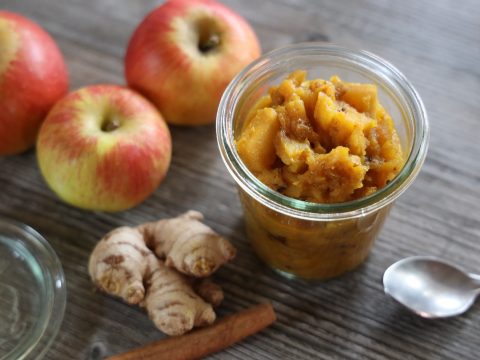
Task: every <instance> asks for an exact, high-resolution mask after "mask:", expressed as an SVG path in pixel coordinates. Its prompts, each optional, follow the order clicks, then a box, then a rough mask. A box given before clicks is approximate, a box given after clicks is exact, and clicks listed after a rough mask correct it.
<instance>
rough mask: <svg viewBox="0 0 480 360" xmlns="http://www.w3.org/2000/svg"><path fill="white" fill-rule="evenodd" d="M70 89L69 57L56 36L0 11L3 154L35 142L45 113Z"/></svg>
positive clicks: (0, 146)
mask: <svg viewBox="0 0 480 360" xmlns="http://www.w3.org/2000/svg"><path fill="white" fill-rule="evenodd" d="M67 91H68V74H67V69H66V66H65V62H64V60H63V56H62V54H61V53H60V50H59V49H58V47H57V45H56V44H55V41H54V40H53V39H52V38H51V37H50V35H48V34H47V33H46V32H45V31H44V30H43V29H42V28H41V27H40V26H38V25H37V24H35V23H34V22H32V21H31V20H29V19H27V18H25V17H23V16H20V15H18V14H15V13H12V12H7V11H0V155H11V154H18V153H21V152H23V151H25V150H27V149H28V148H30V147H32V146H33V145H34V144H35V139H36V136H37V133H38V129H39V127H40V125H41V123H42V120H43V119H44V117H45V115H47V113H48V111H49V110H50V108H51V107H52V106H53V104H54V103H55V102H56V101H57V100H58V99H59V98H61V97H62V96H64V95H65V94H66V93H67Z"/></svg>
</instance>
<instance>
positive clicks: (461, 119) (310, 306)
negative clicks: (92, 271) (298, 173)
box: [0, 0, 480, 360]
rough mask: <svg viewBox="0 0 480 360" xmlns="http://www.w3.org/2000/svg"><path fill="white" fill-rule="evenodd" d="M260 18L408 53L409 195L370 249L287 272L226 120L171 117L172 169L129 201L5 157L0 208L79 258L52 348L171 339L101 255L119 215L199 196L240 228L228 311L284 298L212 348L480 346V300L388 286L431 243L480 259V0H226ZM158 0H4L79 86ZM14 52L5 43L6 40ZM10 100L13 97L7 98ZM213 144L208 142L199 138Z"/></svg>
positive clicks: (67, 258) (443, 355)
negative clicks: (64, 182)
mask: <svg viewBox="0 0 480 360" xmlns="http://www.w3.org/2000/svg"><path fill="white" fill-rule="evenodd" d="M224 2H225V3H226V4H227V5H229V6H231V7H232V8H233V9H234V10H236V11H237V12H239V13H240V14H242V15H243V16H245V17H246V18H247V19H248V20H249V21H250V22H251V23H252V25H253V26H254V28H255V30H256V31H257V33H258V35H259V38H260V40H261V43H262V47H263V49H264V51H268V50H271V49H273V48H276V47H279V46H282V45H286V44H289V43H293V42H300V41H308V40H321V41H331V42H334V43H338V44H341V45H344V46H348V47H354V48H362V49H366V50H369V51H371V52H373V53H376V54H378V55H379V56H381V57H384V58H386V59H387V60H389V61H390V62H392V63H393V64H395V65H396V66H397V67H398V68H399V69H400V70H401V71H403V72H404V74H405V75H406V76H407V77H408V78H409V79H410V80H411V81H412V82H413V84H414V85H415V86H416V88H417V90H418V91H419V93H420V94H421V96H422V98H423V100H424V102H425V105H426V107H427V111H428V113H429V118H430V123H431V142H430V150H429V155H428V157H427V161H426V163H425V165H424V168H423V170H422V173H421V174H420V176H419V177H418V179H417V180H416V182H415V184H414V185H413V186H412V187H411V188H410V189H409V190H408V192H407V193H405V194H404V195H403V196H402V197H401V198H400V199H399V200H398V201H397V203H396V206H395V207H394V209H393V211H392V213H391V216H390V218H389V220H388V221H387V224H386V226H385V228H384V230H383V231H382V233H381V235H380V238H379V239H378V241H377V243H376V245H375V247H374V249H373V252H372V254H371V256H370V257H369V259H368V261H367V262H366V263H365V265H363V266H362V267H361V268H360V269H358V270H357V271H355V272H353V273H351V274H348V275H346V276H344V277H342V278H340V279H336V280H332V281H328V282H324V283H306V282H302V281H288V280H286V279H284V278H281V277H279V276H278V275H276V274H275V273H273V272H272V271H270V270H268V269H267V268H266V267H265V266H264V265H262V264H261V263H260V262H259V260H257V258H256V257H255V255H254V254H253V252H252V250H251V248H250V246H249V244H248V242H247V239H246V237H245V232H244V229H243V223H242V221H243V220H242V213H241V209H240V206H239V203H238V199H237V195H236V190H235V186H234V184H233V181H232V180H231V179H230V177H229V176H228V174H227V172H226V170H225V168H224V166H223V164H222V162H221V159H220V157H219V154H218V151H217V145H216V140H215V134H214V127H213V126H206V127H201V128H191V129H185V128H175V127H173V128H172V135H173V140H174V153H173V163H172V166H171V170H170V172H169V174H168V177H167V179H166V181H165V182H164V183H163V184H162V186H160V187H159V188H158V190H157V191H156V192H155V193H154V194H153V195H152V196H151V197H150V198H149V199H148V200H147V201H145V202H144V203H143V204H142V205H140V206H138V207H137V208H135V209H132V210H130V211H126V212H123V213H119V214H106V213H93V212H86V211H82V210H77V209H74V208H72V207H70V206H68V205H66V204H64V203H62V202H61V201H60V200H59V199H57V198H56V197H55V196H54V194H53V193H52V192H51V191H50V190H48V188H47V187H46V185H45V184H44V182H43V180H42V178H41V176H40V174H39V171H38V169H37V166H36V161H35V154H34V152H33V151H30V152H28V153H26V154H23V155H20V156H13V157H8V158H0V189H1V191H0V215H2V216H5V217H9V218H13V219H16V220H19V221H22V222H25V223H27V224H29V225H31V226H33V227H34V228H36V229H37V230H38V231H40V232H41V233H42V234H43V235H45V236H46V237H47V238H48V240H49V241H50V242H51V244H52V246H53V247H54V248H55V250H56V251H57V253H58V255H59V257H60V259H61V261H62V263H63V266H64V270H65V273H66V277H67V284H68V305H67V310H66V315H65V319H64V322H63V325H62V328H61V332H60V334H59V336H58V337H57V339H56V341H55V343H54V345H53V347H52V348H51V350H50V351H49V352H48V353H47V355H46V358H47V359H101V358H104V357H106V356H110V355H113V354H117V353H121V352H124V351H126V350H129V349H132V348H134V347H139V346H141V345H144V344H147V343H149V342H152V341H154V340H158V339H160V338H162V337H163V336H162V334H161V333H160V332H158V331H157V330H156V329H155V328H154V326H153V325H152V324H151V323H150V321H149V320H148V319H147V317H146V316H145V315H144V314H143V313H142V311H141V310H139V309H137V308H133V307H130V306H128V305H125V304H123V303H121V302H120V301H118V300H116V299H113V298H110V297H108V296H105V295H103V294H99V293H96V292H94V291H93V288H92V285H91V283H90V281H89V278H88V276H87V269H86V265H87V259H88V254H89V252H90V251H91V249H92V248H93V246H94V244H95V242H96V241H97V240H98V239H99V238H100V237H101V236H102V235H103V234H104V233H105V232H107V231H108V230H110V229H111V228H113V227H116V226H119V225H123V224H138V223H140V222H144V221H147V220H153V219H156V218H160V217H167V216H174V215H176V214H178V213H180V212H183V211H186V210H188V209H197V210H199V211H202V212H203V213H204V214H205V215H206V219H207V223H208V224H209V225H210V226H212V227H213V228H214V229H216V230H217V231H218V232H220V233H222V234H223V235H225V236H228V237H230V238H231V239H232V241H233V242H234V243H235V245H236V246H237V247H238V249H239V255H238V258H237V259H236V260H235V262H234V263H232V264H230V265H228V266H226V267H225V268H224V269H222V270H220V272H219V273H218V275H217V276H216V279H217V281H218V282H219V283H220V284H221V285H222V286H223V287H224V289H225V292H226V300H225V303H224V305H222V307H221V309H220V315H221V316H222V315H225V314H228V313H231V312H234V311H238V310H240V309H242V308H245V307H248V306H250V305H252V304H254V303H258V302H262V301H265V300H267V301H272V302H273V304H274V307H275V309H276V311H277V314H278V321H277V322H276V323H275V324H274V325H273V326H272V327H270V328H268V329H266V330H265V331H264V332H262V333H260V334H257V335H255V336H253V337H250V338H248V339H246V340H245V341H243V342H242V343H240V344H238V345H236V346H234V347H231V348H229V349H226V350H225V351H223V352H221V353H218V354H216V355H213V356H212V357H211V359H298V360H300V359H313V358H315V359H398V360H404V359H472V360H474V359H478V356H479V355H478V354H479V353H480V341H479V336H480V305H479V304H477V305H476V306H474V308H473V309H472V310H471V311H469V312H468V313H467V314H465V315H462V316H460V317H458V318H454V319H449V320H442V321H426V320H422V319H418V318H416V317H414V316H413V315H411V314H409V313H407V312H406V311H404V310H403V309H402V308H400V307H399V306H398V305H397V304H396V303H394V302H393V301H392V300H391V299H389V298H387V297H386V296H385V295H384V294H383V290H382V286H381V276H382V274H383V271H384V270H385V269H386V267H387V266H388V265H390V264H391V263H392V262H394V261H396V260H398V259H400V258H402V257H405V256H409V255H415V254H431V255H438V256H441V257H444V258H446V259H448V260H450V261H453V262H456V263H458V264H460V265H461V266H463V267H464V268H465V269H467V270H469V271H472V272H474V271H476V272H479V273H480V264H479V261H478V258H479V254H480V241H479V239H480V161H479V160H478V159H479V158H480V141H478V138H479V136H480V118H479V114H480V101H479V100H480V99H479V94H480V41H479V40H480V6H479V5H478V2H477V1H476V0H468V1H467V0H465V1H462V2H457V1H453V0H450V1H448V0H440V1H415V0H408V1H407V0H406V1H402V2H391V1H373V0H360V1H356V0H342V1H340V0H339V1H327V0H322V1H317V0H264V1H261V2H260V1H253V0H243V1H242V0H224ZM158 3H159V1H154V0H139V1H128V0H62V1H58V0H22V1H18V0H2V1H1V4H0V6H1V7H2V8H5V9H7V10H11V11H17V12H20V13H22V14H24V15H27V16H29V17H31V18H33V19H34V20H36V21H37V22H38V23H40V24H41V25H42V26H44V27H45V28H46V29H47V30H48V31H49V32H50V33H51V34H52V35H53V36H54V37H55V39H56V40H57V41H58V43H59V46H60V48H61V49H62V51H63V53H64V54H65V57H66V60H67V63H68V67H69V72H70V76H71V88H72V89H74V88H78V87H81V86H84V85H87V84H92V83H124V79H123V61H122V57H123V54H124V51H125V46H126V44H127V42H128V38H129V36H130V34H131V33H132V31H133V29H134V28H135V26H136V24H137V23H138V22H139V21H140V19H141V18H142V17H143V16H144V15H145V14H146V13H147V12H148V11H149V10H150V9H152V8H153V7H154V6H155V5H157V4H158ZM0 56H1V54H0ZM0 110H1V109H0ZM199 150H200V151H199Z"/></svg>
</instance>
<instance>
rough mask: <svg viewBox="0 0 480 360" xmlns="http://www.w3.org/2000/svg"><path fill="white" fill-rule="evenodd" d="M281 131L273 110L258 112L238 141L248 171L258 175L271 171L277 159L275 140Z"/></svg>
mask: <svg viewBox="0 0 480 360" xmlns="http://www.w3.org/2000/svg"><path fill="white" fill-rule="evenodd" d="M279 130H280V122H279V121H278V118H277V113H276V112H275V110H273V109H272V108H265V109H261V110H258V111H257V113H256V115H255V116H254V117H253V118H252V119H251V120H250V122H249V126H248V127H247V128H246V129H245V130H244V131H243V132H242V134H241V135H240V137H239V139H238V140H237V151H238V154H239V155H240V157H241V158H242V160H243V162H244V163H245V165H247V167H248V169H249V170H250V171H252V172H254V173H256V174H258V173H260V172H262V171H265V170H269V169H270V168H271V166H272V165H273V163H274V162H275V159H276V154H275V138H276V136H277V133H278V131H279Z"/></svg>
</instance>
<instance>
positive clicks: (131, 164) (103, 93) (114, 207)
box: [37, 85, 172, 212]
mask: <svg viewBox="0 0 480 360" xmlns="http://www.w3.org/2000/svg"><path fill="white" fill-rule="evenodd" d="M171 151H172V144H171V137H170V132H169V130H168V127H167V124H166V123H165V121H164V120H163V118H162V116H161V115H160V114H159V112H158V111H157V109H156V108H155V107H154V106H153V105H152V104H151V103H150V102H149V101H148V100H146V99H145V98H144V97H142V96H141V95H139V94H137V93H136V92H134V91H132V90H130V89H127V88H124V87H121V86H115V85H95V86H89V87H85V88H82V89H80V90H77V91H75V92H72V93H70V94H68V95H67V96H66V97H64V98H63V99H61V100H60V101H59V102H57V103H56V104H55V106H54V107H53V109H52V110H51V111H50V113H49V114H48V116H47V117H46V119H45V121H44V122H43V124H42V126H41V128H40V132H39V134H38V141H37V158H38V164H39V166H40V170H41V172H42V174H43V176H44V178H45V180H46V182H47V183H48V185H49V186H50V188H51V189H52V190H53V191H54V192H55V193H56V194H57V195H58V196H59V197H60V198H61V199H63V200H64V201H66V202H67V203H69V204H72V205H74V206H77V207H80V208H83V209H90V210H102V211H111V212H113V211H121V210H125V209H128V208H131V207H133V206H135V205H137V204H139V203H140V202H142V201H143V200H144V199H145V198H146V197H148V196H149V195H150V194H151V193H152V192H153V191H154V190H155V189H156V188H157V186H158V185H159V184H160V182H161V181H162V179H163V178H164V176H165V174H166V173H167V170H168V167H169V165H170V158H171Z"/></svg>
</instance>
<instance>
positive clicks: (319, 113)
mask: <svg viewBox="0 0 480 360" xmlns="http://www.w3.org/2000/svg"><path fill="white" fill-rule="evenodd" d="M236 145H237V151H238V154H239V155H240V157H241V159H242V160H243V162H244V163H245V165H246V166H247V167H248V169H249V170H250V171H251V172H252V173H253V174H254V175H255V176H256V177H257V178H258V179H259V180H260V181H262V182H263V183H264V184H265V185H267V186H269V187H270V188H271V189H273V190H275V191H278V192H280V193H282V194H284V195H286V196H288V197H292V198H295V199H300V200H304V201H308V202H316V203H337V202H345V201H351V200H354V199H358V198H360V197H363V196H366V195H368V194H370V193H372V192H375V191H376V190H377V189H379V188H382V187H383V186H385V185H386V184H387V182H389V181H391V180H392V179H393V178H394V177H395V176H396V175H397V173H398V172H399V171H400V169H401V168H402V166H403V162H404V159H403V154H402V148H401V145H400V140H399V138H398V135H397V132H396V130H395V127H394V125H393V121H392V119H391V117H390V115H389V114H388V113H387V112H386V111H385V109H384V108H383V107H382V105H381V104H380V103H379V102H378V99H377V88H376V86H375V85H373V84H359V83H348V82H343V81H341V80H340V79H339V78H338V77H337V76H333V77H332V78H331V79H330V81H327V80H323V79H314V80H306V72H305V71H300V70H298V71H295V72H293V73H291V74H290V75H289V76H288V77H287V78H286V79H285V80H283V81H282V82H281V83H280V85H278V86H272V87H271V88H270V89H269V91H268V95H266V96H265V97H263V98H261V99H260V100H259V101H258V103H257V104H256V105H255V106H254V107H253V109H252V110H251V112H250V114H249V115H248V117H247V119H246V121H245V122H244V124H243V128H242V130H241V132H240V134H239V136H238V138H237V140H236ZM241 199H242V203H243V206H244V207H245V209H246V223H247V231H248V235H249V237H250V238H251V240H252V243H253V246H254V248H255V250H256V251H257V253H258V254H259V255H260V257H261V258H263V259H264V260H265V261H266V262H267V263H269V264H270V265H272V266H274V267H275V268H276V269H279V270H284V271H288V272H292V273H294V274H298V275H299V276H301V277H304V278H311V277H316V275H317V274H318V273H322V274H325V275H326V277H330V276H334V275H335V274H336V273H337V272H338V271H344V270H345V269H347V270H348V269H350V268H352V267H354V266H355V265H356V264H357V263H358V261H359V259H363V258H364V257H365V256H366V255H367V253H368V251H369V249H370V246H371V241H372V239H373V238H374V236H372V232H377V231H378V229H379V224H380V223H381V222H382V221H381V220H383V217H384V216H385V215H386V212H387V211H388V210H387V209H386V210H385V211H384V212H383V213H381V214H376V215H375V217H374V218H372V219H362V222H361V223H359V221H358V220H357V219H355V220H345V221H343V222H336V223H322V224H316V225H315V226H312V224H311V223H310V222H305V223H304V222H302V221H291V219H283V218H282V216H279V215H277V214H276V213H275V212H271V211H269V209H268V208H266V207H262V206H261V205H258V204H256V203H253V202H250V201H249V199H248V197H247V198H246V197H244V196H242V195H241ZM378 217H382V219H379V218H378ZM365 222H370V224H367V225H368V226H365ZM319 254H328V257H327V258H325V259H321V258H319ZM340 255H342V256H340ZM339 258H341V259H343V261H342V262H341V263H339V262H338V259H339Z"/></svg>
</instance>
